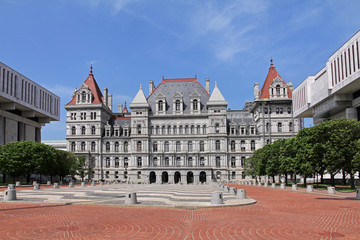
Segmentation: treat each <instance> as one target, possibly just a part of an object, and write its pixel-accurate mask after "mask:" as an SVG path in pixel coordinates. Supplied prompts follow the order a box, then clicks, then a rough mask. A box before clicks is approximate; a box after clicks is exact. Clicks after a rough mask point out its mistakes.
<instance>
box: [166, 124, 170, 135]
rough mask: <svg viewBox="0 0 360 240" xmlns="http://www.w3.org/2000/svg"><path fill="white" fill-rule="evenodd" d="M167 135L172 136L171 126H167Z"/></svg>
mask: <svg viewBox="0 0 360 240" xmlns="http://www.w3.org/2000/svg"><path fill="white" fill-rule="evenodd" d="M167 134H168V135H170V134H171V126H170V125H169V126H167Z"/></svg>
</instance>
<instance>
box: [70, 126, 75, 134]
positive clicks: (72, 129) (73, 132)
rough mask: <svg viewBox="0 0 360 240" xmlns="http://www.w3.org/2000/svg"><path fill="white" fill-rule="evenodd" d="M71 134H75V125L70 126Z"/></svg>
mask: <svg viewBox="0 0 360 240" xmlns="http://www.w3.org/2000/svg"><path fill="white" fill-rule="evenodd" d="M71 134H72V135H75V134H76V127H75V126H72V127H71Z"/></svg>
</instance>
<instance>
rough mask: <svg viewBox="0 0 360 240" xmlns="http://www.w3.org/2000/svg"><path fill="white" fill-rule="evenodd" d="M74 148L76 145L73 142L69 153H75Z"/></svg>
mask: <svg viewBox="0 0 360 240" xmlns="http://www.w3.org/2000/svg"><path fill="white" fill-rule="evenodd" d="M75 146H76V144H75V142H71V151H72V152H75V150H76V149H75Z"/></svg>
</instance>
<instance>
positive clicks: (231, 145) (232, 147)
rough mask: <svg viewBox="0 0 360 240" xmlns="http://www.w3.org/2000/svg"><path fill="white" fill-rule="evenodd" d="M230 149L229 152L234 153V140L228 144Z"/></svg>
mask: <svg viewBox="0 0 360 240" xmlns="http://www.w3.org/2000/svg"><path fill="white" fill-rule="evenodd" d="M230 149H231V151H235V141H234V140H232V141H231V143H230Z"/></svg>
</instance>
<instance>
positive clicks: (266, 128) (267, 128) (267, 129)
mask: <svg viewBox="0 0 360 240" xmlns="http://www.w3.org/2000/svg"><path fill="white" fill-rule="evenodd" d="M265 131H266V132H269V123H268V122H267V123H266V126H265Z"/></svg>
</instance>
